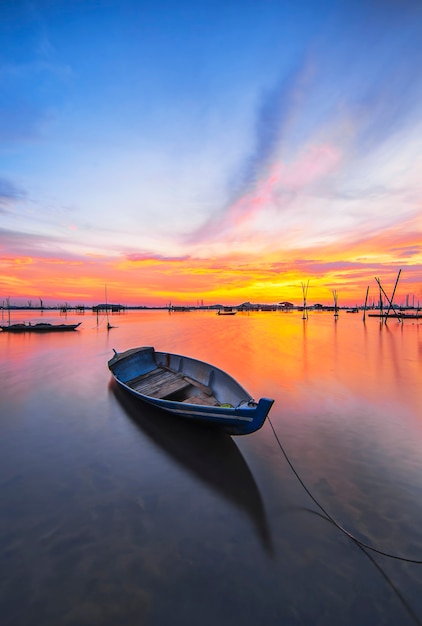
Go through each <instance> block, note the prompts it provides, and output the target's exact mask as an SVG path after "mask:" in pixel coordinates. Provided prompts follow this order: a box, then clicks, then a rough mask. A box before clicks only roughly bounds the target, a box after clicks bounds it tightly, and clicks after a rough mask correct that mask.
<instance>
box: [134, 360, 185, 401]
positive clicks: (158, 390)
mask: <svg viewBox="0 0 422 626" xmlns="http://www.w3.org/2000/svg"><path fill="white" fill-rule="evenodd" d="M127 385H129V387H132V389H135V391H139V393H142V394H144V395H145V396H152V397H153V398H160V399H162V400H164V399H165V398H168V397H169V396H171V395H173V394H175V393H178V392H181V391H183V390H184V389H188V387H190V386H191V383H190V382H189V381H187V380H185V379H184V378H183V377H182V376H181V375H180V374H178V373H177V372H172V371H170V370H166V369H163V368H160V367H159V368H157V369H155V370H153V371H152V372H148V373H147V374H143V375H142V376H138V377H136V378H133V379H132V380H130V381H128V382H127Z"/></svg>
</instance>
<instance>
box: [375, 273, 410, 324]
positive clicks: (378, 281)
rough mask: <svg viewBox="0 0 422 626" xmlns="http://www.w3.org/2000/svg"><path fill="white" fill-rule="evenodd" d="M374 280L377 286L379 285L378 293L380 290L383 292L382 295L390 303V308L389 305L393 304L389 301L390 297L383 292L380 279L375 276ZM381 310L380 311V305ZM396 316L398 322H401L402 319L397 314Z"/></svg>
mask: <svg viewBox="0 0 422 626" xmlns="http://www.w3.org/2000/svg"><path fill="white" fill-rule="evenodd" d="M375 280H376V281H377V283H378V286H379V288H380V294H381V292H382V293H383V294H384V296H385V297H386V299H387V301H388V303H389V304H390V308H391V307H392V306H393V303H392V301H390V298H389V297H388V296H387V294H386V293H385V291H384V289H383V287H382V285H381V281H380V279H379V278H375ZM381 311H382V307H381ZM396 317H397V319H398V320H399V322H402V321H403V320H402V319H401V318H400V317H399V316H396Z"/></svg>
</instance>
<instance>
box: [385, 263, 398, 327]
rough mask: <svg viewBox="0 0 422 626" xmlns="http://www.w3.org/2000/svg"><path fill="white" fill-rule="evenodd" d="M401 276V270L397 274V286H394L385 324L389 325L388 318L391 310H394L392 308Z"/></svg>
mask: <svg viewBox="0 0 422 626" xmlns="http://www.w3.org/2000/svg"><path fill="white" fill-rule="evenodd" d="M400 274H401V269H400V270H399V273H398V274H397V278H396V283H395V285H394V289H393V293H392V295H391V302H390V306H389V307H388V310H387V313H386V316H385V323H387V317H388V316H389V313H390V310H391V309H392V307H393V300H394V295H395V293H396V289H397V284H398V282H399V278H400Z"/></svg>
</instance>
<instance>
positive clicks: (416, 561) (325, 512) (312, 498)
mask: <svg viewBox="0 0 422 626" xmlns="http://www.w3.org/2000/svg"><path fill="white" fill-rule="evenodd" d="M267 420H268V422H269V423H270V426H271V429H272V431H273V433H274V437H275V438H276V441H277V443H278V445H279V448H280V450H281V452H282V453H283V456H284V458H285V459H286V461H287V463H288V464H289V466H290V469H291V470H292V472H293V473H294V475H295V476H296V478H297V479H298V481H299V482H300V484H301V485H302V487H303V488H304V490H305V491H306V493H307V494H308V496H309V497H310V498H311V500H312V501H313V502H314V503H315V504H316V505H317V507H318V508H319V509H320V510H321V511H322V512H323V514H324V515H325V516H326V517H327V518H328V519H329V521H330V522H331V523H332V524H334V526H336V528H338V530H340V531H341V532H342V533H343V534H345V535H346V536H347V537H349V539H351V540H352V541H354V542H355V543H357V544H358V545H359V546H361V547H362V548H366V549H367V550H372V552H376V553H377V554H381V555H382V556H386V557H388V558H389V559H396V560H398V561H405V562H406V563H417V564H418V565H422V560H420V559H411V558H408V557H405V556H401V555H397V554H391V553H389V552H384V550H379V549H378V548H375V547H374V546H370V545H368V544H367V543H365V542H364V541H361V540H360V539H358V538H357V537H355V535H353V534H352V533H351V532H349V531H348V530H346V529H345V528H343V526H342V525H341V524H339V523H338V522H337V521H336V520H335V519H334V518H333V517H332V516H331V515H330V514H329V513H328V511H327V510H326V509H325V508H324V507H323V506H322V504H320V503H319V502H318V500H317V499H316V498H315V497H314V496H313V495H312V493H311V492H310V491H309V489H308V487H307V486H306V485H305V483H304V482H303V480H302V479H301V477H300V476H299V474H298V472H297V471H296V469H295V468H294V466H293V463H292V462H291V461H290V459H289V457H288V456H287V453H286V451H285V450H284V448H283V446H282V445H281V441H280V439H279V437H278V435H277V433H276V431H275V428H274V426H273V423H272V421H271V419H270V418H269V417H268V418H267Z"/></svg>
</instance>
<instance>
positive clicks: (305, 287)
mask: <svg viewBox="0 0 422 626" xmlns="http://www.w3.org/2000/svg"><path fill="white" fill-rule="evenodd" d="M308 287H309V279H308V282H307V283H306V285H305V283H302V293H303V315H302V319H303V320H307V319H308V309H307V308H306V298H307V296H308Z"/></svg>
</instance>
